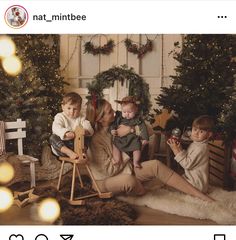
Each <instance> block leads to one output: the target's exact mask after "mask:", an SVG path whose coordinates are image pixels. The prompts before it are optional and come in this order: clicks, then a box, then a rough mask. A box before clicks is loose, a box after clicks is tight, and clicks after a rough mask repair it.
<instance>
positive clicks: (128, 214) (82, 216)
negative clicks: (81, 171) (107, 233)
mask: <svg viewBox="0 0 236 240" xmlns="http://www.w3.org/2000/svg"><path fill="white" fill-rule="evenodd" d="M84 178H86V176H84V177H83V179H84ZM84 180H85V181H84V183H85V187H84V189H82V190H81V189H79V188H77V190H76V191H75V196H79V195H81V196H82V195H84V194H88V193H90V192H92V190H91V187H90V186H91V184H89V183H88V182H89V180H88V179H84ZM70 185H71V179H70V178H67V179H65V180H63V186H64V187H63V186H62V190H61V191H60V192H58V191H57V189H56V188H54V187H36V188H35V190H34V193H35V194H37V195H39V196H40V198H39V199H38V202H39V201H40V200H41V199H42V198H45V197H53V198H56V199H57V201H58V202H59V204H60V207H61V216H60V219H58V220H57V222H55V224H63V225H131V224H134V220H135V219H136V218H137V213H136V211H135V210H134V208H133V207H132V206H131V205H130V204H128V203H125V202H122V201H120V200H117V199H114V198H111V199H99V198H97V197H94V198H88V199H86V202H85V205H82V206H72V205H70V204H69V203H68V201H67V200H66V199H69V197H70Z"/></svg>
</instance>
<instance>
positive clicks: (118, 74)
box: [87, 65, 151, 117]
mask: <svg viewBox="0 0 236 240" xmlns="http://www.w3.org/2000/svg"><path fill="white" fill-rule="evenodd" d="M94 78H95V80H94V81H92V83H90V84H88V85H87V87H88V93H89V96H88V97H87V99H88V100H91V101H93V97H94V96H96V98H98V99H101V98H103V97H104V95H103V90H104V89H105V88H110V87H113V86H114V83H115V81H119V82H121V84H122V85H123V84H124V81H125V80H126V81H128V82H129V91H128V95H131V96H135V97H136V98H137V99H139V100H140V102H141V104H140V110H141V112H142V114H143V116H145V117H148V113H149V110H150V108H151V101H150V93H149V85H148V84H147V83H146V82H145V80H144V79H143V78H142V77H140V76H139V75H138V74H137V73H135V72H134V70H133V68H128V67H127V66H126V65H123V66H121V67H112V68H110V69H108V70H106V71H104V72H101V73H98V74H97V75H96V76H95V77H94Z"/></svg>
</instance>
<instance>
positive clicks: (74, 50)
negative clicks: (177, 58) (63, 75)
mask: <svg viewBox="0 0 236 240" xmlns="http://www.w3.org/2000/svg"><path fill="white" fill-rule="evenodd" d="M101 36H103V37H105V38H106V40H107V41H108V37H107V35H105V34H95V35H91V36H90V40H89V41H85V40H84V39H83V38H82V35H78V36H77V37H76V40H75V45H74V48H73V51H72V53H71V55H70V57H69V58H68V60H67V62H66V63H65V65H64V66H63V67H62V69H61V71H62V72H64V71H65V70H66V68H67V67H68V65H69V63H70V61H71V59H72V58H73V56H74V55H75V53H76V51H77V49H78V47H79V42H81V43H82V45H83V46H84V45H85V44H86V43H87V42H91V41H92V40H93V39H95V38H96V37H101ZM144 36H146V39H149V40H151V41H152V42H154V41H155V40H156V39H157V37H158V36H159V34H156V35H155V36H154V38H153V39H150V38H148V36H147V34H144ZM126 39H130V40H131V39H132V35H130V36H128V37H127V38H126ZM126 39H123V40H121V41H119V42H117V43H116V44H114V48H115V47H117V46H118V45H120V44H122V43H124V42H125V40H126ZM79 40H80V41H79ZM131 41H132V43H135V44H140V42H137V41H134V40H131Z"/></svg>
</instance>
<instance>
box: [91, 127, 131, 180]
mask: <svg viewBox="0 0 236 240" xmlns="http://www.w3.org/2000/svg"><path fill="white" fill-rule="evenodd" d="M88 156H89V160H90V161H89V165H90V167H91V170H92V172H93V174H94V177H95V179H96V180H103V179H105V178H107V177H111V176H115V175H117V174H119V173H127V174H131V173H132V171H131V163H130V162H129V159H130V158H129V156H128V155H127V154H125V153H123V155H122V156H123V163H121V164H117V165H114V164H113V162H112V160H113V155H112V136H111V134H110V133H109V131H108V128H101V129H100V130H98V131H96V132H95V134H94V135H93V136H92V140H91V144H90V148H89V151H88Z"/></svg>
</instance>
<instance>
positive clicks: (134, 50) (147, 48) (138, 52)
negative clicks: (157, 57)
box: [125, 38, 153, 58]
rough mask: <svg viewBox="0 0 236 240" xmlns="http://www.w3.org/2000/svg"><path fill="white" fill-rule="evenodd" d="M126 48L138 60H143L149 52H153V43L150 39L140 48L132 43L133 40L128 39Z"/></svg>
mask: <svg viewBox="0 0 236 240" xmlns="http://www.w3.org/2000/svg"><path fill="white" fill-rule="evenodd" d="M125 46H126V48H127V51H128V52H131V53H133V54H136V55H137V56H138V58H142V57H143V56H144V55H145V54H146V53H147V52H151V51H152V48H153V45H152V41H151V40H150V39H147V42H146V43H145V44H142V45H141V46H140V47H139V46H138V45H137V44H135V43H132V40H130V39H129V38H126V39H125Z"/></svg>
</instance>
